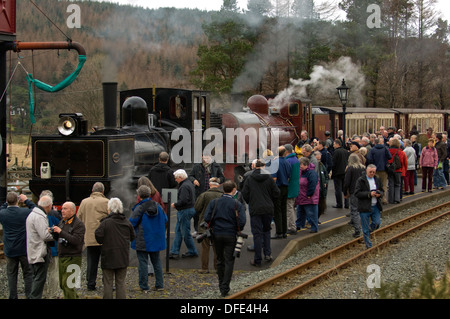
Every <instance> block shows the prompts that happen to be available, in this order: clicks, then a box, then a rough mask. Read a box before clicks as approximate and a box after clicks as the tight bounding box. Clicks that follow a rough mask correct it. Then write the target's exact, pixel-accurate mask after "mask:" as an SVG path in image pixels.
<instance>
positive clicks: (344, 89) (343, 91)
mask: <svg viewBox="0 0 450 319" xmlns="http://www.w3.org/2000/svg"><path fill="white" fill-rule="evenodd" d="M336 90H337V91H338V94H339V100H341V104H342V131H343V134H344V140H343V141H342V143H343V145H344V146H345V136H346V135H345V134H346V132H345V113H346V109H347V102H348V93H349V91H350V88H349V87H348V86H347V85H346V84H345V79H342V84H341V86H339V87H338V88H336Z"/></svg>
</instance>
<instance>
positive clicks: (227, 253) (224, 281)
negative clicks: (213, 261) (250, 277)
mask: <svg viewBox="0 0 450 319" xmlns="http://www.w3.org/2000/svg"><path fill="white" fill-rule="evenodd" d="M235 246H236V236H220V235H214V247H215V248H216V254H217V275H218V277H219V290H220V293H221V294H222V296H225V295H227V294H228V292H229V291H230V282H231V277H232V275H233V268H234V259H235V257H234V256H233V253H234V248H235Z"/></svg>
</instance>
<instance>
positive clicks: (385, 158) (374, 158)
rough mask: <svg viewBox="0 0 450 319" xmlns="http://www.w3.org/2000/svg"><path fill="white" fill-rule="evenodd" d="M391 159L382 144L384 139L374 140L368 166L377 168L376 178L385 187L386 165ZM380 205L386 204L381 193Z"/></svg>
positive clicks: (386, 177) (386, 178)
mask: <svg viewBox="0 0 450 319" xmlns="http://www.w3.org/2000/svg"><path fill="white" fill-rule="evenodd" d="M391 158H392V155H391V153H390V152H389V150H388V148H387V147H386V145H385V144H384V138H383V137H380V138H377V139H375V146H374V147H372V149H371V150H370V152H369V154H368V160H369V164H374V165H375V166H376V167H377V173H376V175H377V177H378V178H380V180H381V182H382V183H383V185H387V181H388V173H387V172H386V165H387V164H388V162H389V160H390V159H391ZM382 203H383V204H384V205H385V204H387V200H386V194H384V193H383V197H382Z"/></svg>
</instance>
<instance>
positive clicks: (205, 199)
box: [194, 177, 223, 274]
mask: <svg viewBox="0 0 450 319" xmlns="http://www.w3.org/2000/svg"><path fill="white" fill-rule="evenodd" d="M219 186H220V178H218V177H212V178H210V179H209V187H210V188H209V189H208V190H207V191H206V192H204V193H201V194H200V196H199V197H198V198H197V200H196V201H195V205H194V208H195V211H196V213H197V214H198V215H199V234H198V236H197V241H198V242H199V243H201V244H202V251H201V260H202V269H201V270H200V273H202V274H207V273H209V251H210V247H211V246H212V247H213V251H214V268H215V269H217V255H216V249H215V248H214V246H213V245H212V240H211V238H209V237H208V236H207V233H206V232H204V231H203V230H204V229H205V228H204V227H203V226H205V212H206V208H207V207H208V204H209V202H211V201H212V200H213V199H215V198H219V197H220V196H222V194H223V191H222V190H221V189H220V188H219ZM206 225H207V223H206Z"/></svg>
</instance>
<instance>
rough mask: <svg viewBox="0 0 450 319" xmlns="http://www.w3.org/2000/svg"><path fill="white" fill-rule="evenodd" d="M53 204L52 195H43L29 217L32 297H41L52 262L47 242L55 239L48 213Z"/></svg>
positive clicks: (28, 239) (28, 233)
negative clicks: (50, 229) (51, 231)
mask: <svg viewBox="0 0 450 319" xmlns="http://www.w3.org/2000/svg"><path fill="white" fill-rule="evenodd" d="M52 206H53V200H52V198H51V197H50V196H42V197H41V198H40V199H39V202H38V207H35V208H33V210H32V211H31V213H30V215H28V217H27V221H26V230H27V257H28V263H29V264H30V266H31V270H32V272H33V281H32V284H31V293H30V299H41V298H42V293H43V290H44V284H45V281H46V279H47V270H48V265H49V262H50V255H51V253H50V247H49V246H48V245H47V242H49V241H53V240H54V239H53V236H52V234H51V233H50V231H49V224H48V217H47V214H48V213H49V212H50V210H51V209H52Z"/></svg>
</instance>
